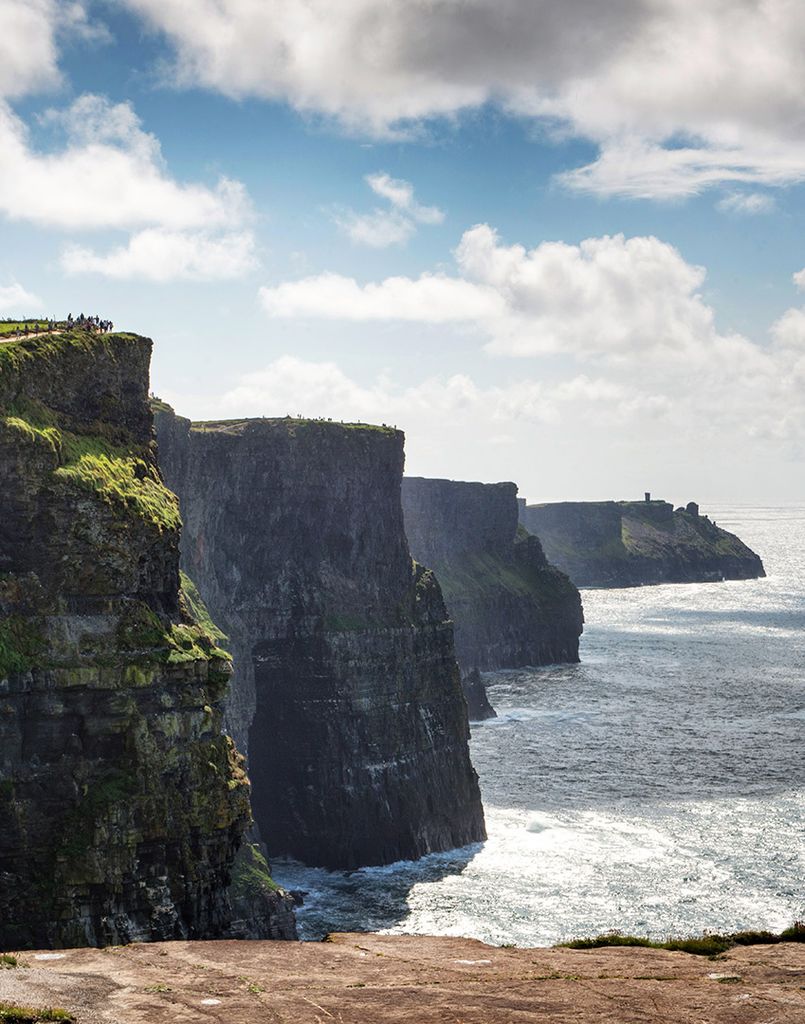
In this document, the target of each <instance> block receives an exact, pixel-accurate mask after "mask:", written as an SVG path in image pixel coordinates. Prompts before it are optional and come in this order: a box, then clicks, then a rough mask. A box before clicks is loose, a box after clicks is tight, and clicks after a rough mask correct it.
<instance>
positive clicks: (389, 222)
mask: <svg viewBox="0 0 805 1024" xmlns="http://www.w3.org/2000/svg"><path fill="white" fill-rule="evenodd" d="M365 180H366V183H367V184H368V186H369V187H370V188H371V190H372V191H373V192H374V193H375V195H377V196H380V197H381V198H382V199H386V200H387V201H388V202H389V204H390V207H391V208H390V209H377V208H376V209H374V210H372V212H371V213H356V212H355V210H349V209H347V210H343V211H338V212H336V214H335V216H334V220H335V222H336V224H337V225H338V226H339V227H340V228H341V230H342V231H343V232H344V233H345V234H346V235H347V236H348V238H349V239H350V240H351V241H352V242H355V243H356V244H357V245H368V246H370V247H372V248H375V249H384V248H386V247H388V246H390V245H399V244H400V243H402V242H407V241H408V239H409V238H410V237H411V236H412V235H413V234H414V232H415V231H416V229H417V224H441V223H442V221H443V220H444V212H443V211H442V210H440V209H439V208H438V206H422V205H421V204H420V203H418V202H417V200H416V197H415V196H414V186H413V185H412V184H411V183H410V182H409V181H403V180H402V179H400V178H392V177H390V175H388V174H385V173H382V172H381V173H378V174H367V175H366V178H365Z"/></svg>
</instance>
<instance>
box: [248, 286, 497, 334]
mask: <svg viewBox="0 0 805 1024" xmlns="http://www.w3.org/2000/svg"><path fill="white" fill-rule="evenodd" d="M260 301H261V303H262V304H263V308H264V309H265V310H266V312H267V313H268V314H269V315H270V316H273V317H325V318H333V319H342V320H364V321H366V320H413V321H419V322H420V323H432V324H442V323H450V322H455V321H473V320H482V321H485V320H487V319H489V318H491V317H494V316H496V315H500V314H501V313H502V312H503V306H502V304H501V300H500V296H499V295H498V294H497V293H495V292H494V291H493V290H491V289H484V288H482V287H479V286H478V285H476V284H473V283H472V282H471V281H464V280H462V279H461V278H455V277H446V276H444V275H441V274H423V275H422V276H421V277H418V278H415V279H412V278H409V277H389V278H386V279H385V280H384V281H381V282H380V283H379V284H367V285H359V284H358V282H357V281H356V280H355V279H354V278H351V277H342V276H341V275H340V274H319V275H317V276H315V277H306V278H303V279H302V280H300V281H287V282H285V283H284V284H280V285H277V286H276V287H274V288H261V289H260Z"/></svg>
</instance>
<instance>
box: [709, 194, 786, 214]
mask: <svg viewBox="0 0 805 1024" xmlns="http://www.w3.org/2000/svg"><path fill="white" fill-rule="evenodd" d="M716 205H717V207H718V208H719V210H723V212H724V213H743V214H748V215H749V216H754V215H755V214H758V213H771V211H772V210H773V209H774V207H775V205H776V204H775V202H774V198H773V197H772V196H770V195H767V194H765V193H763V192H730V193H728V194H727V195H726V196H724V198H723V199H721V200H719V202H718V203H716Z"/></svg>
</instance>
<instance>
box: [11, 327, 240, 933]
mask: <svg viewBox="0 0 805 1024" xmlns="http://www.w3.org/2000/svg"><path fill="white" fill-rule="evenodd" d="M150 352H151V342H150V341H148V340H147V339H145V338H140V337H137V336H134V335H112V336H106V337H100V338H97V337H92V336H90V335H89V334H85V333H81V332H75V333H73V334H65V335H61V336H57V337H48V338H42V339H32V340H25V341H19V342H11V343H2V344H0V479H2V481H3V487H2V488H0V822H1V823H2V826H1V827H0V948H5V949H18V948H24V947H31V946H33V947H37V946H38V947H41V946H80V945H85V944H98V945H103V944H108V943H120V942H127V941H131V940H135V939H136V940H153V939H170V938H184V937H195V938H207V937H215V936H221V935H224V934H226V933H227V929H228V928H229V924H230V919H231V917H232V912H231V907H230V901H229V897H228V896H227V892H226V886H227V884H228V882H229V878H230V872H231V867H232V862H233V859H234V857H235V853H236V850H237V848H238V845H239V843H240V838H241V835H242V833H243V831H244V829H245V828H246V826H247V824H248V822H249V820H250V813H249V798H248V782H247V779H246V776H245V773H244V771H243V768H242V758H241V757H240V756H239V755H238V754H237V752H236V750H235V748H234V745H233V744H232V741H231V740H230V739H229V738H228V737H227V736H225V735H223V734H222V731H221V720H222V713H221V702H222V699H223V696H224V693H225V690H226V686H227V682H228V679H229V675H230V673H231V668H230V659H229V655H227V654H226V653H225V652H223V651H222V650H220V649H219V648H218V646H217V644H216V642H215V638H214V636H213V635H211V633H210V632H209V631H208V630H207V629H206V628H205V627H203V626H200V625H198V624H197V623H196V622H195V621H194V619H193V617H192V616H191V615H190V613H189V610H188V608H187V606H186V603H185V602H184V600H183V598H182V596H181V594H180V584H179V557H178V556H179V525H180V521H179V509H178V502H177V500H176V498H175V497H174V495H172V494H171V493H170V492H169V491H168V490H167V489H166V488H165V487H164V485H163V484H162V481H161V479H160V476H159V472H158V470H157V467H156V460H155V451H154V445H153V442H152V439H151V429H152V427H151V413H150V410H149V406H148V393H147V392H148V366H149V358H150Z"/></svg>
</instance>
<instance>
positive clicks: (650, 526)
mask: <svg viewBox="0 0 805 1024" xmlns="http://www.w3.org/2000/svg"><path fill="white" fill-rule="evenodd" d="M520 522H521V523H522V524H523V525H525V527H526V528H527V529H529V530H530V531H531V532H532V533H535V534H536V535H537V536H538V537H539V538H540V540H541V541H542V545H543V548H544V549H545V552H546V554H547V556H548V558H549V559H550V560H551V561H552V562H555V564H556V565H558V566H559V567H560V568H561V569H563V570H564V571H565V572H566V573H567V574H568V575H569V576H570V577H571V579H573V581H574V582H575V583H576V584H577V586H580V587H634V586H641V585H643V584H652V583H703V582H709V581H720V580H725V579H727V580H743V579H756V578H757V577H759V576H765V575H766V574H765V571H764V569H763V563H762V561H761V560H760V558H759V557H758V555H756V554H755V552H754V551H752V550H751V549H750V548H748V547H747V546H746V544H744V543H743V541H741V540H740V539H739V538H738V537H736V536H735V535H734V534H732V533H728V532H727V531H726V530H722V529H720V528H719V527H717V526H716V525H715V523H713V522H711V521H710V520H709V519H708V518H707V516H700V515H699V514H698V506H697V505H695V504H694V503H692V502H691V503H690V504H689V505H688V506H687V508H684V509H683V508H678V509H676V510H674V508H673V506H672V505H670V504H669V503H668V502H666V501H649V502H641V501H619V502H616V501H588V502H582V501H579V502H572V501H568V502H557V503H555V504H548V505H521V506H520Z"/></svg>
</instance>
